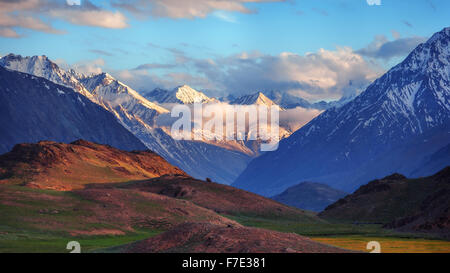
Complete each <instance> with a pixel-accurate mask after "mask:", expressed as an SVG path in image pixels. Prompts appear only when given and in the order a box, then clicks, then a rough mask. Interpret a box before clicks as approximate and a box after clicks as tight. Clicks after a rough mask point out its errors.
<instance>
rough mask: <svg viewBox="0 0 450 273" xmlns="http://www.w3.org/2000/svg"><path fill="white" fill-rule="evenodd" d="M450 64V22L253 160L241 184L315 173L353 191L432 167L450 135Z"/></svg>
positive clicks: (280, 183) (272, 184)
mask: <svg viewBox="0 0 450 273" xmlns="http://www.w3.org/2000/svg"><path fill="white" fill-rule="evenodd" d="M449 71H450V28H446V29H444V30H442V31H441V32H439V33H436V34H435V35H433V37H432V38H431V39H429V40H428V41H427V42H426V43H424V44H421V45H419V46H418V47H417V48H416V49H415V50H414V51H413V52H411V54H410V55H409V56H408V57H407V58H406V59H405V60H404V61H403V62H402V63H400V64H399V65H397V66H395V67H394V68H392V69H391V70H389V71H388V72H387V73H386V74H385V75H383V76H382V77H381V78H379V79H377V80H376V81H375V82H374V83H372V84H371V85H370V86H369V87H368V88H367V90H365V91H364V92H363V93H362V94H360V95H359V96H358V97H356V98H355V99H354V100H352V101H351V102H349V103H347V104H345V105H344V106H342V107H339V108H336V107H335V108H331V109H329V110H327V111H325V112H324V113H322V114H321V115H320V116H318V117H317V118H315V119H313V120H312V121H311V122H309V123H308V124H307V125H305V126H304V127H302V128H301V129H299V130H298V131H296V132H295V133H294V134H292V135H291V136H290V137H289V138H287V139H285V140H283V141H281V143H280V146H279V149H278V150H277V151H274V152H269V153H266V154H264V155H263V156H261V157H259V158H256V159H255V160H253V161H252V162H251V163H250V164H249V166H248V167H247V169H246V170H245V171H244V172H243V173H242V174H241V175H240V177H239V178H238V179H237V180H236V182H235V183H234V185H235V186H237V187H240V188H244V189H247V190H250V191H254V192H257V193H261V194H264V195H273V194H276V193H278V192H281V191H283V190H284V189H286V188H287V187H289V186H291V185H293V184H295V183H296V181H299V180H309V181H317V182H321V183H326V184H329V185H331V186H332V187H335V188H339V189H342V190H346V191H353V190H354V189H356V188H357V187H358V186H359V185H361V184H363V183H365V182H366V181H370V180H372V179H374V178H377V177H384V176H386V175H388V174H390V173H394V172H399V173H404V174H405V175H407V176H409V175H411V174H412V173H414V175H415V176H423V175H430V173H428V171H427V170H424V171H423V172H420V171H416V170H418V169H419V167H420V166H421V164H423V161H424V160H425V159H426V158H430V156H431V155H432V154H434V153H436V152H437V151H439V150H440V149H442V148H443V147H446V146H447V145H449V143H450V137H449V136H450V135H449V134H450V127H449V126H450V72H449ZM449 163H450V162H442V163H440V164H449ZM435 167H439V168H443V167H445V165H440V166H435Z"/></svg>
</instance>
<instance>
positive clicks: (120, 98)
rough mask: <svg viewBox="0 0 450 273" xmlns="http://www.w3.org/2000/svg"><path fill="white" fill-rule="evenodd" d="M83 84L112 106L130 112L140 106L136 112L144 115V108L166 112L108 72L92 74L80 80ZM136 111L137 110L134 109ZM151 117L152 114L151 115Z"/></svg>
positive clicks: (101, 100) (99, 99)
mask: <svg viewBox="0 0 450 273" xmlns="http://www.w3.org/2000/svg"><path fill="white" fill-rule="evenodd" d="M81 82H82V83H83V85H84V86H85V87H86V88H87V89H88V90H89V91H90V92H91V93H92V95H93V96H94V97H96V98H97V99H98V101H99V102H103V103H105V102H106V103H108V104H110V105H111V106H112V107H116V106H119V105H120V106H121V107H123V108H125V109H127V110H129V111H131V112H135V110H136V109H134V108H136V107H137V108H142V109H140V110H139V111H138V112H139V113H141V114H143V115H144V116H147V118H148V115H147V114H146V113H145V109H147V110H152V111H156V113H155V114H162V113H167V112H168V110H167V109H165V108H164V107H161V106H159V105H157V104H156V103H153V102H151V101H148V100H147V99H146V98H144V97H143V96H141V95H140V94H139V93H138V92H136V91H135V90H133V89H132V88H131V87H129V86H127V85H126V84H124V83H122V82H120V81H119V80H117V79H115V78H114V77H113V76H111V75H110V74H108V73H100V74H97V75H92V76H89V77H86V78H84V79H82V80H81ZM136 111H137V110H136ZM151 116H152V118H153V117H154V115H153V114H152V115H151Z"/></svg>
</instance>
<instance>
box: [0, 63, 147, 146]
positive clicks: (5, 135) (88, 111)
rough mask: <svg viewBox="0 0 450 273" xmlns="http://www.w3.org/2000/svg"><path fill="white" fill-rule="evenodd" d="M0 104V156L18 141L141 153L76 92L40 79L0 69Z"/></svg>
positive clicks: (102, 112) (117, 125) (113, 121)
mask: <svg viewBox="0 0 450 273" xmlns="http://www.w3.org/2000/svg"><path fill="white" fill-rule="evenodd" d="M80 90H83V89H80ZM83 92H84V91H83ZM0 102H1V107H0V122H1V124H2V126H1V128H0V153H5V152H8V151H10V150H11V149H12V148H13V146H14V145H15V144H17V143H22V142H36V141H40V140H48V139H52V140H55V141H63V142H72V141H75V140H77V139H80V138H83V139H87V140H89V141H94V142H97V143H101V144H109V145H112V146H115V147H117V148H121V149H124V150H145V149H146V147H145V146H144V144H143V143H142V142H141V141H140V140H139V139H137V138H136V137H135V136H134V135H133V134H131V133H130V132H129V131H128V130H126V129H125V128H123V126H122V125H121V124H120V123H119V122H118V121H117V120H116V119H115V118H114V116H113V115H112V114H111V113H109V112H108V111H106V110H105V109H104V108H102V107H100V106H99V105H97V104H95V103H93V102H92V101H91V100H90V99H88V98H87V97H85V96H83V95H82V92H80V93H77V92H75V91H74V89H72V88H69V87H65V86H62V85H58V84H55V83H53V82H52V81H49V80H46V79H44V78H40V77H36V76H32V75H30V74H26V73H20V72H16V71H11V70H8V69H5V68H3V67H1V66H0Z"/></svg>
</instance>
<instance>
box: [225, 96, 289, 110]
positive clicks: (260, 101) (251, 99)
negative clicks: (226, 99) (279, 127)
mask: <svg viewBox="0 0 450 273" xmlns="http://www.w3.org/2000/svg"><path fill="white" fill-rule="evenodd" d="M231 104H239V105H265V106H267V107H271V106H276V107H278V108H279V109H280V110H281V109H282V108H281V107H280V106H278V105H277V104H276V103H274V102H273V101H272V100H271V99H269V98H268V97H266V96H265V95H264V94H263V93H261V92H257V93H254V94H250V95H245V96H242V97H239V98H237V99H235V100H234V101H232V102H231Z"/></svg>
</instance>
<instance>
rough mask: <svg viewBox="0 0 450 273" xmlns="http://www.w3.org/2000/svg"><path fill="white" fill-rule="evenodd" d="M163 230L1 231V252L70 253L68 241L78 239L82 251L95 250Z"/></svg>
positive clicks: (149, 235) (141, 238)
mask: <svg viewBox="0 0 450 273" xmlns="http://www.w3.org/2000/svg"><path fill="white" fill-rule="evenodd" d="M160 232H161V231H157V230H153V231H139V232H136V233H130V234H126V235H120V236H118V235H115V236H112V235H111V236H109V235H105V236H81V237H72V236H58V235H54V234H50V233H38V232H12V233H5V232H0V253H69V252H70V250H67V249H66V246H67V243H68V242H70V241H77V242H79V243H80V245H81V252H83V253H84V252H95V251H100V252H102V251H101V250H102V249H107V248H111V247H114V246H118V245H124V244H127V243H131V242H135V241H139V240H143V239H146V238H149V237H152V236H155V235H157V234H159V233H160Z"/></svg>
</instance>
